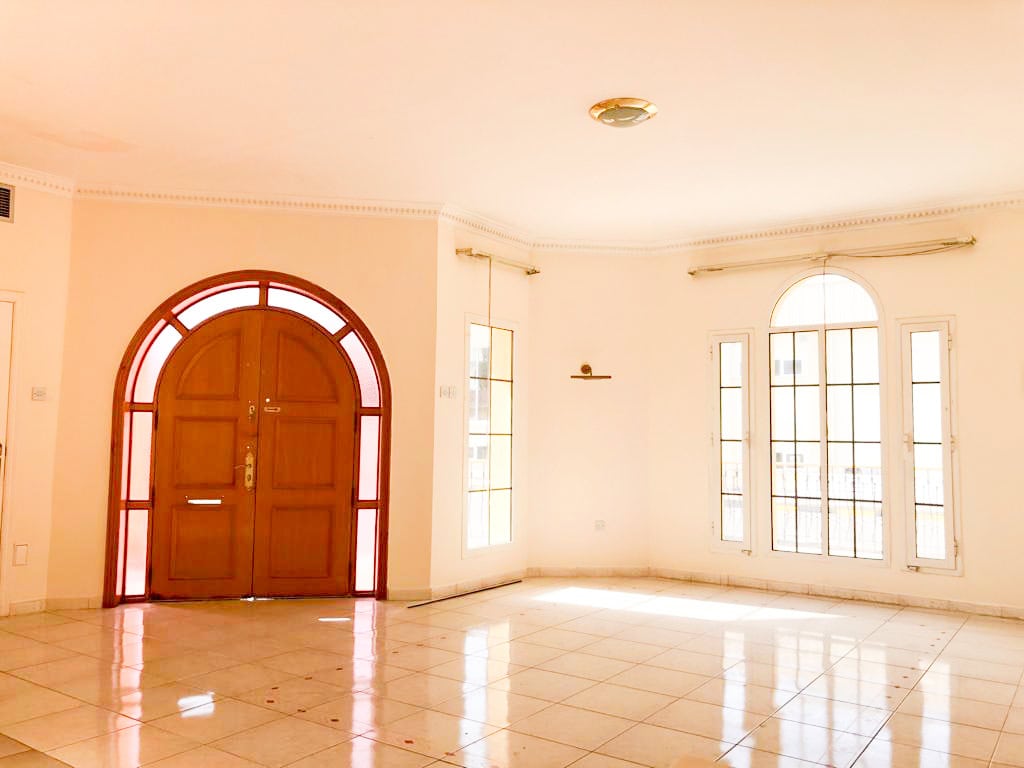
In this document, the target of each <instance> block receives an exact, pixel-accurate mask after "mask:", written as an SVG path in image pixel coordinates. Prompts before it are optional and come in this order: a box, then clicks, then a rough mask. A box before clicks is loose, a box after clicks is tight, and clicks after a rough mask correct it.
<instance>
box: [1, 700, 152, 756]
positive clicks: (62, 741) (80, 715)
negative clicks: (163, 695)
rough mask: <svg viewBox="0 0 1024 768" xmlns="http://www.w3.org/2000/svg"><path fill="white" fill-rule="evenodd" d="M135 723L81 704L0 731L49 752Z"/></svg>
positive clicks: (136, 722) (120, 716)
mask: <svg viewBox="0 0 1024 768" xmlns="http://www.w3.org/2000/svg"><path fill="white" fill-rule="evenodd" d="M138 724H139V723H138V721H137V720H132V719H131V718H128V717H124V716H123V715H119V714H117V713H115V712H111V711H109V710H106V709H100V708H98V707H94V706H92V705H91V704H82V705H81V706H78V707H75V708H73V709H65V710H63V711H61V712H55V713H54V714H52V715H43V716H42V717H36V718H33V719H31V720H25V721H22V722H20V723H15V724H14V725H6V726H3V727H2V728H0V732H3V733H4V734H5V735H6V736H10V737H11V738H13V739H17V740H18V741H20V742H22V743H24V744H27V745H28V746H30V747H32V749H37V750H39V751H40V752H50V751H52V750H54V749H57V748H58V747H64V746H67V745H68V744H72V743H74V742H76V741H84V740H85V739H91V738H93V737H94V736H102V735H103V734H106V733H111V732H113V731H117V730H120V729H122V728H129V727H131V726H133V725H138Z"/></svg>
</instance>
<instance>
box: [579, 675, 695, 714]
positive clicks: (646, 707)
mask: <svg viewBox="0 0 1024 768" xmlns="http://www.w3.org/2000/svg"><path fill="white" fill-rule="evenodd" d="M674 700H675V699H674V698H673V697H672V696H666V695H664V694H661V693H652V692H650V691H641V690H638V689H636V688H625V687H623V686H621V685H611V684H609V683H598V684H597V685H595V686H593V687H592V688H588V689H587V690H585V691H582V692H581V693H578V694H576V695H575V696H570V697H569V698H568V699H566V700H565V701H563V702H562V703H563V704H566V705H567V706H571V707H582V708H583V709H589V710H592V711H594V712H603V713H605V714H609V715H615V716H616V717H624V718H626V719H628V720H644V719H646V718H648V717H650V716H651V715H653V714H654V713H655V712H657V711H658V710H660V709H663V708H665V707H666V706H668V705H669V704H671V703H672V702H673V701H674Z"/></svg>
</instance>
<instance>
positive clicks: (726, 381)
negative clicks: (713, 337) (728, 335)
mask: <svg viewBox="0 0 1024 768" xmlns="http://www.w3.org/2000/svg"><path fill="white" fill-rule="evenodd" d="M718 360H719V383H720V386H723V387H739V386H742V385H743V343H742V342H739V341H724V342H722V343H721V344H719V345H718Z"/></svg>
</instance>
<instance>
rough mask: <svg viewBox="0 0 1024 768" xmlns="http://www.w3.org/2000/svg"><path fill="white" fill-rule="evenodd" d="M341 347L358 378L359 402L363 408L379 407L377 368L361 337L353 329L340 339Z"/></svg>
mask: <svg viewBox="0 0 1024 768" xmlns="http://www.w3.org/2000/svg"><path fill="white" fill-rule="evenodd" d="M341 348H342V349H344V350H345V354H347V355H348V359H349V362H350V363H352V367H353V368H355V371H356V378H357V379H358V380H359V394H360V399H361V401H362V402H361V404H362V406H363V407H364V408H379V407H380V385H379V384H378V383H377V369H376V368H375V367H374V365H373V360H371V359H370V353H369V352H367V351H366V347H365V346H364V345H363V342H362V339H360V338H359V336H357V335H356V333H355V331H352V332H351V333H347V334H345V337H344V338H343V339H342V340H341Z"/></svg>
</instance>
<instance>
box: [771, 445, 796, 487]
mask: <svg viewBox="0 0 1024 768" xmlns="http://www.w3.org/2000/svg"><path fill="white" fill-rule="evenodd" d="M796 460H797V451H796V443H772V495H774V496H795V495H796Z"/></svg>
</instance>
